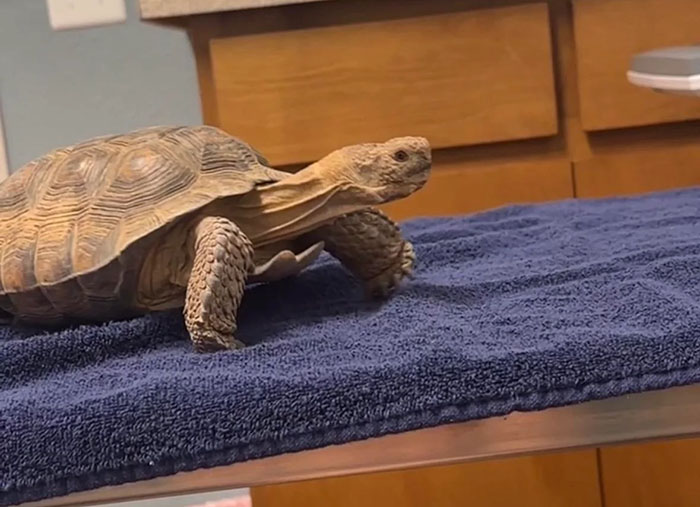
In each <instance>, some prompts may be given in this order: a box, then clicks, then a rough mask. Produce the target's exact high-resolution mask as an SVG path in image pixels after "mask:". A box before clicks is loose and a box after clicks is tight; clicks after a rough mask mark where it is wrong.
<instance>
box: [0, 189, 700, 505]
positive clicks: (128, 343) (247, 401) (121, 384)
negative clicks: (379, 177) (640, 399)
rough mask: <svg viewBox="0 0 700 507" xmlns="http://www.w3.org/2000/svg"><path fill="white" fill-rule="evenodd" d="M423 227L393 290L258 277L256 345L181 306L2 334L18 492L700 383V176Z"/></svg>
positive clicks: (253, 321) (325, 274)
mask: <svg viewBox="0 0 700 507" xmlns="http://www.w3.org/2000/svg"><path fill="white" fill-rule="evenodd" d="M404 230H405V232H406V234H407V235H408V236H409V237H410V238H411V239H412V240H413V241H414V243H415V245H416V250H417V254H418V258H419V265H418V268H417V277H416V279H415V280H413V281H411V282H410V283H408V284H406V285H405V286H404V289H403V290H402V291H401V292H400V293H398V294H397V295H396V296H395V297H394V298H393V299H391V300H390V301H389V302H388V303H387V304H385V305H383V306H375V305H372V304H368V303H366V302H364V301H363V299H362V293H361V290H360V288H359V286H358V285H357V284H356V283H355V282H354V281H353V280H352V279H351V278H349V277H348V276H347V275H346V272H345V271H344V270H343V269H342V268H341V267H340V266H339V264H338V263H336V262H335V261H334V260H332V259H330V258H328V257H325V258H324V260H323V261H322V262H320V263H318V264H317V265H316V266H315V267H314V269H312V270H309V271H307V272H305V273H304V274H303V275H302V276H301V277H299V278H297V279H295V280H289V281H285V282H282V283H277V284H274V285H267V286H257V287H252V288H251V289H250V291H249V293H248V294H247V296H246V298H245V302H244V306H243V308H242V311H241V314H240V318H241V329H240V338H241V339H243V340H244V341H247V342H249V343H250V344H251V346H250V347H248V348H246V349H244V350H241V351H232V352H226V353H218V354H214V355H200V354H196V353H194V352H193V351H192V348H191V346H190V344H189V343H188V341H187V339H186V338H185V333H184V328H183V324H182V319H181V317H180V315H179V313H178V312H173V313H168V314H161V315H158V316H151V317H147V318H141V319H137V320H133V321H130V322H122V323H114V324H110V325H105V326H95V327H81V328H77V329H72V330H67V331H64V332H61V333H53V334H41V333H38V332H36V331H33V332H32V331H21V332H20V331H16V330H15V331H11V330H9V329H2V330H0V500H1V502H2V504H3V505H5V504H8V503H12V502H17V501H19V500H30V499H39V498H42V497H48V496H55V495H59V494H65V493H68V492H71V491H78V490H84V489H87V488H95V487H98V486H102V485H107V484H115V483H120V482H125V481H131V480H136V479H144V478H151V477H155V476H159V475H164V474H170V473H173V472H176V471H180V470H191V469H195V468H199V467H204V466H212V465H221V464H227V463H232V462H237V461H241V460H246V459H250V458H255V457H261V456H268V455H273V454H278V453H283V452H286V451H294V450H301V449H308V448H313V447H318V446H322V445H326V444H334V443H341V442H346V441H350V440H355V439H361V438H365V437H370V436H377V435H382V434H386V433H388V432H396V431H404V430H409V429H414V428H420V427H428V426H433V425H437V424H441V423H448V422H453V421H460V420H467V419H473V418H479V417H486V416H493V415H502V414H506V413H508V412H510V411H513V410H536V409H543V408H546V407H551V406H557V405H562V404H568V403H574V402H579V401H583V400H589V399H595V398H601V397H607V396H612V395H619V394H623V393H629V392H634V391H640V390H645V389H653V388H660V387H666V386H671V385H680V384H687V383H690V382H695V381H697V380H698V379H699V378H700V368H699V363H700V353H699V351H700V305H699V304H698V300H699V297H700V283H699V282H700V190H698V189H691V190H686V191H681V192H672V193H664V194H657V195H651V196H644V197H638V198H632V199H615V200H602V201H566V202H559V203H553V204H545V205H535V206H517V207H507V208H502V209H497V210H493V211H489V212H485V213H480V214H476V215H472V216H468V217H459V218H450V219H424V220H416V221H412V222H410V223H408V224H405V226H404Z"/></svg>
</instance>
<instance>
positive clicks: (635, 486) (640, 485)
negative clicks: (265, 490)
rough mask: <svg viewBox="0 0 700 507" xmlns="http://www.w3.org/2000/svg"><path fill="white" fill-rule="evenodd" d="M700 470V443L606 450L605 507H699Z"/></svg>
mask: <svg viewBox="0 0 700 507" xmlns="http://www.w3.org/2000/svg"><path fill="white" fill-rule="evenodd" d="M699 468H700V439H682V440H668V441H662V442H652V443H645V444H634V445H621V446H613V447H604V448H602V449H601V450H600V469H601V481H602V486H603V495H604V499H605V506H606V507H666V506H668V507H696V506H697V505H698V498H700V481H698V469H699ZM256 507H257V506H256Z"/></svg>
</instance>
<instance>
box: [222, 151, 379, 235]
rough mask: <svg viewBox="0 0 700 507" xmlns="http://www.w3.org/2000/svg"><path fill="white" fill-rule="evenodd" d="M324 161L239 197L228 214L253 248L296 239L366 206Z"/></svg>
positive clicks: (348, 183)
mask: <svg viewBox="0 0 700 507" xmlns="http://www.w3.org/2000/svg"><path fill="white" fill-rule="evenodd" d="M325 169H326V168H325V167H324V165H323V161H319V162H317V163H315V164H312V165H310V166H308V167H306V168H304V169H303V170H301V171H299V172H297V173H295V174H292V175H290V176H289V177H287V178H285V179H283V180H281V181H279V182H276V183H273V184H270V185H265V186H262V187H259V188H257V189H256V190H254V191H253V192H250V193H249V194H246V195H245V196H242V197H241V198H240V199H239V200H237V201H236V203H235V205H234V206H235V209H234V210H232V211H231V213H232V214H233V215H234V216H233V217H232V220H233V221H235V222H236V223H237V224H238V225H239V227H241V229H242V230H243V232H244V233H245V234H246V235H247V236H248V237H249V238H250V239H251V241H252V242H253V244H254V245H258V246H259V245H264V244H266V243H271V242H274V241H278V240H281V239H286V238H291V237H296V236H299V235H300V234H303V233H305V232H308V231H310V230H312V229H315V228H317V227H319V226H320V225H322V224H324V223H327V222H329V221H331V220H333V219H334V218H336V217H338V216H340V215H343V214H346V213H350V212H353V211H358V210H360V209H363V208H365V207H367V205H368V203H367V202H365V199H363V198H361V197H360V196H359V194H358V191H357V190H356V189H355V188H354V187H353V186H352V185H351V184H350V182H348V181H343V180H340V179H338V178H334V177H332V175H331V174H329V172H328V171H326V170H325Z"/></svg>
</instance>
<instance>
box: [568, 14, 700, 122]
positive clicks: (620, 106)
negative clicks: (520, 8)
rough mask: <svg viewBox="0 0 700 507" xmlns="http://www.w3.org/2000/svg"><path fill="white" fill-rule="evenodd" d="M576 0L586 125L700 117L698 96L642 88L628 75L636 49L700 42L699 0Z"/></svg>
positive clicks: (579, 74) (580, 91) (640, 50)
mask: <svg viewBox="0 0 700 507" xmlns="http://www.w3.org/2000/svg"><path fill="white" fill-rule="evenodd" d="M573 5H574V30H575V39H576V55H577V65H578V83H579V94H580V100H581V120H582V123H583V128H584V129H586V130H602V129H610V128H618V127H628V126H640V125H650V124H654V123H665V122H673V121H679V120H687V119H695V118H700V100H698V99H697V98H696V97H683V96H673V95H666V94H661V93H658V92H654V91H651V90H648V89H645V88H640V87H637V86H634V85H632V84H631V83H629V82H628V81H627V75H626V74H627V70H628V69H629V65H630V60H631V58H632V57H633V56H634V55H635V54H636V53H639V52H642V51H648V50H652V49H658V48H661V47H664V46H675V45H688V44H695V43H697V41H698V35H699V33H700V3H698V0H574V3H573Z"/></svg>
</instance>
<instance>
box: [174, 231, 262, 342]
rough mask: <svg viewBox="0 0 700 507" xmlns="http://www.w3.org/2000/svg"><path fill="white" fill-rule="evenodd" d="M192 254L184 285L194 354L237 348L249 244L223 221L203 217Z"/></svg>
mask: <svg viewBox="0 0 700 507" xmlns="http://www.w3.org/2000/svg"><path fill="white" fill-rule="evenodd" d="M194 234H195V241H194V244H195V255H194V264H193V266H192V272H191V274H190V279H189V282H188V284H187V295H186V301H185V310H184V312H185V325H186V327H187V330H188V331H189V334H190V338H191V339H192V343H193V345H194V347H195V350H197V351H198V352H209V351H215V350H221V349H230V348H240V347H242V346H243V344H242V343H241V342H239V341H238V340H236V339H235V338H234V333H235V331H236V327H237V326H236V315H237V313H238V306H239V305H240V303H241V299H242V298H243V291H244V289H245V283H246V278H247V277H248V274H249V273H250V272H251V270H252V268H253V245H252V244H251V242H250V241H249V240H248V238H247V237H246V236H245V235H244V234H243V233H242V232H241V230H240V229H239V228H238V227H237V226H236V224H234V223H233V222H231V221H230V220H227V219H226V218H221V217H207V218H204V219H202V220H201V221H200V222H199V224H198V225H197V227H196V229H195V232H194Z"/></svg>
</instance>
